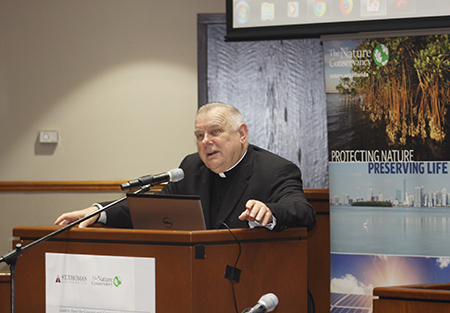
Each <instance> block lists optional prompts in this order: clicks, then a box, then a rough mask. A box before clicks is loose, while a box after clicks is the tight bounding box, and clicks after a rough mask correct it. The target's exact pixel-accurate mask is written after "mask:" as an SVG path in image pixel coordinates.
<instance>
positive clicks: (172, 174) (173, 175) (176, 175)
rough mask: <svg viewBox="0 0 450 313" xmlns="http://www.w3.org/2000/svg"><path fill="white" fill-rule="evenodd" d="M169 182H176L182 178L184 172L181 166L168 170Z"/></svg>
mask: <svg viewBox="0 0 450 313" xmlns="http://www.w3.org/2000/svg"><path fill="white" fill-rule="evenodd" d="M168 173H169V182H170V183H176V182H178V181H180V180H182V179H183V178H184V172H183V170H182V169H181V168H174V169H172V170H170V171H169V172H168Z"/></svg>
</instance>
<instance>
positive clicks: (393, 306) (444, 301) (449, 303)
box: [373, 283, 450, 313]
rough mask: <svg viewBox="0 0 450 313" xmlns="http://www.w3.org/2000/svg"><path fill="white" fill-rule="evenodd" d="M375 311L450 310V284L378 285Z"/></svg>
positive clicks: (435, 312) (420, 312)
mask: <svg viewBox="0 0 450 313" xmlns="http://www.w3.org/2000/svg"><path fill="white" fill-rule="evenodd" d="M373 295H374V296H375V297H378V298H375V299H374V300H373V313H424V312H430V313H431V312H432V313H444V312H450V284H449V283H445V284H427V285H413V286H399V287H378V288H375V289H374V290H373Z"/></svg>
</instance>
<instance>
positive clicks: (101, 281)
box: [55, 274, 122, 288]
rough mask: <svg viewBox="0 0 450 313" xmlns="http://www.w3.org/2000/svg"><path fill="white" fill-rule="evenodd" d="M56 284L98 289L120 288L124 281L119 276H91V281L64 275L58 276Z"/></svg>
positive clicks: (85, 277) (79, 276)
mask: <svg viewBox="0 0 450 313" xmlns="http://www.w3.org/2000/svg"><path fill="white" fill-rule="evenodd" d="M55 284H77V285H87V284H90V285H93V286H97V287H110V288H111V287H119V286H120V285H122V279H121V278H120V277H119V276H114V277H106V276H102V275H95V276H91V278H90V279H89V278H88V277H87V276H84V275H72V274H62V275H56V278H55Z"/></svg>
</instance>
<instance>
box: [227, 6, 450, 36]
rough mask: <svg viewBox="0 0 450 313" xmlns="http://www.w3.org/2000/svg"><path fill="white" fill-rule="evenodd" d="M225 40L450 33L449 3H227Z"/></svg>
mask: <svg viewBox="0 0 450 313" xmlns="http://www.w3.org/2000/svg"><path fill="white" fill-rule="evenodd" d="M226 1H227V3H226V5H227V7H226V15H227V36H226V39H227V40H258V39H287V38H308V37H320V36H321V35H331V34H343V33H355V32H372V31H389V30H405V29H424V28H444V27H450V3H449V2H448V0H297V1H291V0H226Z"/></svg>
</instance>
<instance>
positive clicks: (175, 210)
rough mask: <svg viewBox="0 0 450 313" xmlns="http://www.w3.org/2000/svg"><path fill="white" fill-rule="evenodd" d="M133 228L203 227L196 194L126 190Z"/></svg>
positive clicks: (186, 228)
mask: <svg viewBox="0 0 450 313" xmlns="http://www.w3.org/2000/svg"><path fill="white" fill-rule="evenodd" d="M127 200H128V206H129V209H130V215H131V221H132V222H133V227H134V229H153V230H205V229H206V226H205V219H204V217H203V210H202V204H201V202H200V197H199V196H185V195H161V194H127Z"/></svg>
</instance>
